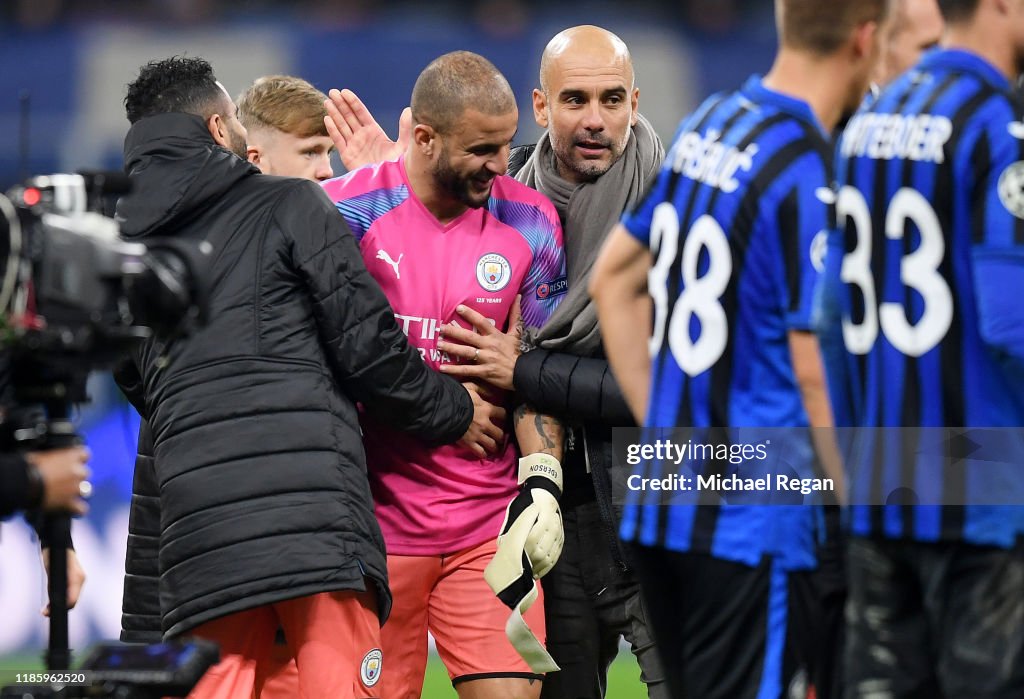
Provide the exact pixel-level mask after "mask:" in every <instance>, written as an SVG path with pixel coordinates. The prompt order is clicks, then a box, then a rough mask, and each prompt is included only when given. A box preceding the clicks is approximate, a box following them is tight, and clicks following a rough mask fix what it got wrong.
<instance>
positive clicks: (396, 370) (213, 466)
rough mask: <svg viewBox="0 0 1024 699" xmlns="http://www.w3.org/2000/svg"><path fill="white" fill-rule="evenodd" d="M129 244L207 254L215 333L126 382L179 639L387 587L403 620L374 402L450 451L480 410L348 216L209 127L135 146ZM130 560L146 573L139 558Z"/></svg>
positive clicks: (161, 350)
mask: <svg viewBox="0 0 1024 699" xmlns="http://www.w3.org/2000/svg"><path fill="white" fill-rule="evenodd" d="M125 163H126V168H127V170H128V173H129V176H130V177H131V180H132V182H133V185H134V189H133V193H132V194H131V195H129V196H127V197H125V198H124V199H122V201H121V202H120V203H119V205H118V218H119V220H120V222H121V230H122V234H123V235H125V236H126V237H128V238H141V239H143V240H144V239H145V238H146V237H148V236H174V237H176V238H184V239H191V240H203V239H205V240H207V241H208V242H209V243H211V244H212V246H213V249H214V260H213V264H212V271H211V275H210V276H211V304H210V321H209V323H208V325H207V326H206V327H204V328H203V329H201V330H200V331H199V332H197V333H196V334H195V335H193V336H192V337H189V338H187V339H179V340H176V341H172V342H168V343H161V342H158V341H150V342H148V343H147V344H145V345H144V346H143V347H142V349H141V350H140V351H139V352H138V355H137V357H136V367H137V369H138V376H137V377H132V376H130V375H129V373H130V372H129V373H125V372H122V374H121V377H120V378H121V379H122V381H123V383H124V385H125V386H126V388H129V389H130V388H131V385H132V384H135V383H138V384H139V386H140V388H141V390H138V391H135V392H134V395H131V396H130V397H131V398H132V399H133V402H134V403H136V404H139V405H141V407H142V410H141V412H142V415H143V418H145V419H147V420H148V421H149V424H150V426H151V428H152V432H153V442H154V455H155V459H154V473H155V476H156V484H157V486H158V488H159V491H158V492H159V498H160V550H159V573H160V587H159V594H160V609H161V613H162V627H163V632H164V635H165V636H175V635H178V634H181V633H182V632H185V631H187V630H188V629H190V628H193V627H194V626H196V625H198V624H201V623H203V622H205V621H208V620H210V619H214V618H216V617H219V616H223V615H225V614H230V613H232V612H237V611H240V610H243V609H248V608H251V607H255V606H259V605H264V604H268V603H272V602H275V601H279V600H283V599H290V598H294V597H299V596H304V595H310V594H315V593H319V592H325V591H331V590H342V589H356V590H362V589H365V585H364V581H363V580H364V575H365V576H367V577H369V578H370V579H371V580H373V581H374V582H375V583H376V585H377V587H378V590H379V593H380V594H379V602H380V606H379V611H380V614H381V619H382V620H383V619H384V618H386V616H387V613H388V611H389V609H390V595H389V593H388V592H387V574H386V565H385V557H384V543H383V538H382V536H381V533H380V529H379V527H378V525H377V522H376V520H375V518H374V516H373V511H372V499H371V496H370V489H369V485H368V483H367V480H366V464H365V455H364V453H363V447H362V442H361V439H360V434H359V427H358V421H357V418H356V408H355V404H354V402H355V401H361V402H362V403H363V404H364V405H365V406H366V407H367V409H368V410H369V411H370V412H371V413H375V414H377V415H378V416H379V418H380V419H383V420H387V421H388V422H389V423H390V424H392V425H395V426H396V427H399V428H402V429H405V430H407V431H409V432H411V433H413V434H416V435H418V436H420V437H422V438H424V439H426V440H428V441H430V442H432V443H444V442H451V441H455V440H456V439H458V438H459V437H460V436H461V435H462V434H463V433H464V432H465V430H466V429H467V427H468V425H469V423H470V420H471V419H472V404H471V401H470V400H469V396H468V394H467V393H466V392H465V391H464V390H463V389H462V388H461V387H460V386H459V385H458V383H456V382H454V381H452V380H450V379H448V378H447V377H444V376H442V375H440V374H438V373H436V372H433V371H431V370H430V369H429V368H427V366H426V365H425V364H424V363H423V362H422V360H421V359H420V358H419V355H418V353H417V352H416V351H415V350H413V349H412V348H411V347H410V346H409V345H408V343H407V342H406V339H405V336H404V335H403V333H402V331H401V329H400V328H399V327H398V325H397V323H396V322H395V319H394V315H393V313H392V310H391V308H390V306H389V305H388V302H387V299H386V298H385V296H384V294H383V293H382V292H381V290H380V288H379V287H378V286H377V284H376V283H375V282H374V280H373V278H372V277H371V276H370V275H369V274H368V273H367V271H366V269H365V267H364V265H363V262H362V258H361V256H360V254H359V250H358V246H357V244H356V241H355V239H354V238H353V237H352V235H351V232H350V231H348V230H347V228H346V226H345V223H344V221H343V219H342V218H341V217H340V216H338V214H337V212H336V211H335V210H334V208H333V206H331V204H330V202H329V201H328V200H327V198H326V196H324V194H323V192H322V191H321V190H320V188H319V187H317V186H316V185H315V184H313V183H311V182H307V181H304V180H297V179H290V178H277V177H268V176H264V175H260V174H259V173H258V171H257V170H256V169H255V168H253V167H252V166H250V165H249V164H248V163H246V162H244V161H243V160H241V159H239V158H237V157H236V156H234V155H233V154H231V153H230V152H228V151H226V150H225V149H223V148H220V147H219V146H217V145H216V144H215V143H214V141H213V140H212V138H211V137H210V135H209V133H208V131H207V130H206V127H205V125H204V123H203V121H202V119H200V118H199V117H195V116H191V115H186V114H163V115H159V116H155V117H149V118H146V119H143V120H140V121H139V122H138V123H136V124H135V125H134V126H133V127H132V129H131V130H130V131H129V133H128V137H127V139H126V141H125ZM131 555H132V554H131V553H129V557H131Z"/></svg>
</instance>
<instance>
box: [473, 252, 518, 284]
mask: <svg viewBox="0 0 1024 699" xmlns="http://www.w3.org/2000/svg"><path fill="white" fill-rule="evenodd" d="M476 280H477V281H478V282H479V283H480V286H482V287H483V288H485V289H487V290H488V291H501V290H502V289H504V288H505V287H506V286H508V283H509V282H510V281H512V265H510V264H509V263H508V260H506V259H505V258H504V257H503V256H502V255H499V254H498V253H496V252H491V253H488V254H486V255H484V256H483V257H481V258H480V261H479V262H477V263H476Z"/></svg>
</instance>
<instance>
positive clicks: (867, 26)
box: [853, 22, 881, 59]
mask: <svg viewBox="0 0 1024 699" xmlns="http://www.w3.org/2000/svg"><path fill="white" fill-rule="evenodd" d="M878 31H879V25H878V22H865V23H864V24H861V25H858V26H857V29H856V30H855V31H854V33H853V51H854V56H855V57H856V58H859V59H863V58H869V57H873V56H875V54H876V51H875V49H876V45H877V42H878V41H879V40H880V39H881V36H880V35H879V33H878Z"/></svg>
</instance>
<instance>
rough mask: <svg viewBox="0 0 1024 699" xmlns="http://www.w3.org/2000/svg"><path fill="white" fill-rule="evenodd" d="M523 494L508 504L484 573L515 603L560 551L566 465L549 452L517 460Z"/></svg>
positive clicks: (507, 601) (510, 603)
mask: <svg viewBox="0 0 1024 699" xmlns="http://www.w3.org/2000/svg"><path fill="white" fill-rule="evenodd" d="M519 483H520V484H521V485H522V488H521V489H520V491H519V494H518V495H516V497H515V498H514V499H513V500H512V502H510V503H509V504H508V507H507V508H506V509H505V521H504V522H503V523H502V525H501V534H500V535H499V536H498V551H497V553H495V554H494V558H493V559H492V560H491V562H490V563H489V564H488V565H487V569H486V570H485V571H484V577H485V579H486V580H487V583H488V584H489V585H490V586H491V589H492V590H494V592H495V594H497V595H498V598H499V599H500V600H501V601H502V602H504V603H505V605H506V606H508V607H510V608H514V607H515V606H516V605H517V604H518V602H519V600H521V599H522V598H523V597H524V596H525V595H526V594H527V593H528V592H529V591H530V589H532V587H533V578H541V577H543V576H544V575H546V574H547V573H548V571H550V570H551V568H552V566H554V565H555V562H556V561H558V557H559V556H560V555H561V553H562V544H563V543H564V541H565V535H564V533H563V531H562V513H561V511H560V510H559V507H558V498H559V496H560V495H561V494H562V465H561V464H559V463H558V459H556V458H555V457H553V456H551V455H549V454H530V455H529V456H525V457H523V458H522V459H520V460H519Z"/></svg>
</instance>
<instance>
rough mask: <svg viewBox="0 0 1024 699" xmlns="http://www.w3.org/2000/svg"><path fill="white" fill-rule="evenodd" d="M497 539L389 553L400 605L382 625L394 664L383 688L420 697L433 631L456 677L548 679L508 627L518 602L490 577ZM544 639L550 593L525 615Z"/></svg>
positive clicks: (388, 693)
mask: <svg viewBox="0 0 1024 699" xmlns="http://www.w3.org/2000/svg"><path fill="white" fill-rule="evenodd" d="M496 547H497V543H496V542H495V541H494V540H493V539H490V540H488V541H486V542H484V543H482V544H480V545H478V546H474V547H472V548H469V549H465V550H463V551H459V552H457V553H453V554H449V555H446V556H388V578H389V580H390V584H391V594H392V595H393V597H394V606H393V607H392V609H391V616H390V617H389V618H388V620H387V622H386V623H385V624H384V628H382V629H381V644H382V647H383V649H384V656H385V658H386V662H387V670H386V672H385V673H384V676H383V678H382V679H381V694H382V695H383V696H385V697H387V698H388V699H418V698H419V696H420V690H421V688H422V686H423V675H424V672H425V671H426V666H427V631H428V630H429V631H430V633H431V634H433V636H434V640H435V641H436V642H437V652H438V654H439V655H440V656H441V660H442V661H444V664H445V667H447V668H448V676H449V677H451V679H452V684H458V683H459V682H465V681H468V680H479V679H487V678H491V677H522V678H524V679H543V678H544V676H543V675H538V674H536V673H534V672H532V671H531V670H530V667H529V665H527V664H526V662H525V661H524V660H523V659H522V658H521V657H520V656H519V653H517V652H516V650H515V648H513V647H512V644H511V643H510V642H509V640H508V637H507V636H506V635H505V622H506V621H508V617H509V614H510V613H511V611H512V610H510V609H509V608H508V607H506V606H505V605H504V604H502V603H501V601H500V600H499V599H498V598H497V597H496V596H495V595H494V593H493V592H492V591H491V588H490V587H488V586H487V583H486V582H485V581H484V568H485V567H486V566H487V564H488V563H490V561H491V558H493V557H494V552H495V550H496ZM524 617H525V619H526V623H527V624H528V625H529V626H530V629H532V630H533V633H534V635H536V636H537V638H538V639H540V640H541V642H544V638H545V630H544V598H543V593H542V594H541V596H539V597H538V598H537V601H536V602H534V603H533V606H532V607H530V609H529V611H527V612H526V614H525V615H524Z"/></svg>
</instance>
